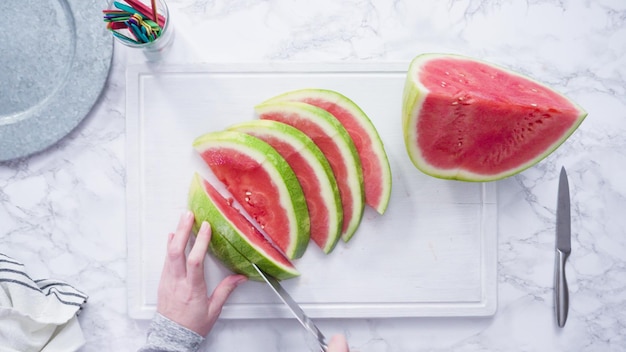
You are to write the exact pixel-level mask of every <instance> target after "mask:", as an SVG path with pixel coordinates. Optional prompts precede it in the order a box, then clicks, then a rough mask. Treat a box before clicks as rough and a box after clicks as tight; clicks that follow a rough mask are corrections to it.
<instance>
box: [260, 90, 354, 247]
mask: <svg viewBox="0 0 626 352" xmlns="http://www.w3.org/2000/svg"><path fill="white" fill-rule="evenodd" d="M254 110H255V112H256V114H257V115H259V116H261V115H263V114H264V113H267V112H271V111H280V112H290V113H296V114H300V115H301V116H303V117H305V118H307V119H309V120H310V121H316V122H317V124H318V125H319V126H320V127H321V128H323V129H324V131H325V132H327V133H328V134H329V135H330V136H333V137H334V138H335V140H336V141H337V142H338V143H340V144H341V145H340V146H339V150H340V152H341V153H342V157H343V160H344V161H346V167H347V169H348V172H350V173H351V175H352V177H349V179H348V180H347V181H348V186H349V189H350V196H351V198H352V200H353V205H354V206H353V209H352V218H351V219H350V221H349V223H348V224H347V225H344V226H346V229H345V230H344V231H342V234H341V238H342V240H343V241H344V242H348V241H349V240H350V239H351V238H352V237H353V236H354V234H355V232H356V230H357V229H358V228H359V225H360V224H361V220H362V218H363V212H364V209H365V191H364V188H363V169H362V167H361V160H360V158H359V154H358V152H357V150H356V146H355V145H354V142H353V141H352V138H351V137H350V135H349V134H348V131H347V130H346V129H345V128H344V127H343V125H342V124H341V123H340V122H339V120H337V119H336V118H335V117H334V116H333V115H332V114H330V113H329V112H327V111H326V110H324V109H321V108H318V107H316V106H313V105H310V104H306V103H300V102H276V103H264V104H259V105H257V106H255V108H254ZM303 132H304V133H305V134H306V132H305V131H303ZM345 219H346V214H345V213H344V224H345Z"/></svg>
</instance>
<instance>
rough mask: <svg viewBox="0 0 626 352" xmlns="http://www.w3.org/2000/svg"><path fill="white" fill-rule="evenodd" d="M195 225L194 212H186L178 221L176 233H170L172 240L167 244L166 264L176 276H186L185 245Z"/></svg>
mask: <svg viewBox="0 0 626 352" xmlns="http://www.w3.org/2000/svg"><path fill="white" fill-rule="evenodd" d="M192 226H193V213H192V212H191V211H187V212H185V213H184V214H183V215H182V216H181V217H180V220H179V221H178V227H177V228H176V232H175V233H174V235H173V236H172V235H170V241H169V242H168V244H167V259H166V266H167V267H168V268H169V270H170V271H171V272H172V274H173V275H174V276H179V277H181V276H185V274H186V269H185V268H186V264H185V262H186V261H185V247H187V242H188V241H189V233H190V232H191V227H192Z"/></svg>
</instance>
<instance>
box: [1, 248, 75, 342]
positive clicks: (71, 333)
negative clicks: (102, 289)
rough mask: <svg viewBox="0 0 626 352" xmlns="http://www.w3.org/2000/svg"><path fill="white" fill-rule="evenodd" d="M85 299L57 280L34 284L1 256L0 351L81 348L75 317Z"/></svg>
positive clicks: (21, 269) (19, 267) (16, 263)
mask: <svg viewBox="0 0 626 352" xmlns="http://www.w3.org/2000/svg"><path fill="white" fill-rule="evenodd" d="M86 302H87V295H86V294H85V293H83V292H81V291H80V290H78V289H76V288H75V287H73V286H71V285H69V284H67V283H65V282H63V281H59V280H53V279H43V280H33V279H32V278H31V277H30V276H29V275H28V273H27V272H26V270H25V267H24V265H23V264H22V263H20V262H19V261H17V260H15V259H13V258H11V257H9V256H7V255H5V254H2V253H0V351H20V352H28V351H45V352H52V351H75V350H77V349H78V348H80V347H81V346H82V345H83V344H84V337H83V334H82V330H81V329H80V325H79V324H78V319H77V318H76V316H77V314H78V313H79V312H80V310H81V309H82V307H83V305H84V304H85V303H86Z"/></svg>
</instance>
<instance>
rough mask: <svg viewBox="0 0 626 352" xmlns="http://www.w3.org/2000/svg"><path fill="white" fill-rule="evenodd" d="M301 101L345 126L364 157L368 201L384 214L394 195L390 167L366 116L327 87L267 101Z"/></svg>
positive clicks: (293, 93)
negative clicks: (392, 194)
mask: <svg viewBox="0 0 626 352" xmlns="http://www.w3.org/2000/svg"><path fill="white" fill-rule="evenodd" d="M279 101H300V102H303V103H307V104H311V105H315V106H317V107H319V108H322V109H324V110H326V111H328V112H329V113H331V114H332V115H333V116H335V118H337V120H339V122H341V124H342V125H343V126H344V127H345V128H346V130H347V131H348V133H349V134H350V137H351V138H352V141H353V142H354V145H355V146H356V149H357V151H358V153H359V157H360V159H361V166H362V167H363V182H364V183H365V202H366V203H367V205H369V206H370V207H372V208H374V209H375V210H376V211H377V212H378V213H380V214H383V213H384V212H385V210H386V209H387V205H388V204H389V198H390V196H391V168H390V167H389V160H388V159H387V153H386V152H385V147H384V146H383V142H382V140H381V139H380V136H379V135H378V131H377V130H376V127H374V124H372V121H370V119H369V118H368V117H367V115H366V114H365V113H364V112H363V110H361V108H359V106H358V105H356V104H355V103H354V102H353V101H352V100H350V99H349V98H347V97H346V96H344V95H343V94H341V93H338V92H335V91H333V90H328V89H300V90H295V91H291V92H287V93H285V94H281V95H278V96H276V97H274V98H271V99H269V100H268V101H266V103H270V102H279Z"/></svg>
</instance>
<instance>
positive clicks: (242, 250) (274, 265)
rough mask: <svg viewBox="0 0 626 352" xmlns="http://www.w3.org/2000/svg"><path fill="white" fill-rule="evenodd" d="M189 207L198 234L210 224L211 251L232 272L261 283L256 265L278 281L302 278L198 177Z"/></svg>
mask: <svg viewBox="0 0 626 352" xmlns="http://www.w3.org/2000/svg"><path fill="white" fill-rule="evenodd" d="M188 203H189V209H190V210H191V211H192V212H193V213H194V215H195V226H194V227H195V230H196V232H197V230H198V229H199V227H200V224H202V222H203V221H207V222H208V223H210V224H211V230H212V235H211V242H210V244H209V249H210V250H211V252H213V255H214V256H215V257H216V258H218V259H219V260H220V261H221V262H222V263H223V264H224V265H225V266H226V267H228V268H229V269H230V270H232V271H234V272H237V273H240V274H243V275H246V276H248V277H249V278H251V279H256V280H260V279H261V277H260V276H259V274H258V273H257V271H256V270H255V269H254V268H253V267H252V265H251V264H250V263H255V264H257V265H258V266H259V268H261V269H262V270H263V271H265V272H266V273H268V274H269V275H272V276H274V277H275V278H277V279H279V280H285V279H290V278H293V277H296V276H298V275H299V273H298V271H297V270H296V268H295V267H294V266H293V264H292V263H291V262H290V261H289V259H287V257H285V256H284V255H283V254H282V253H281V252H280V251H279V250H278V249H276V248H275V247H274V246H273V245H272V244H271V243H270V242H269V241H268V240H267V239H266V238H265V237H264V236H263V234H261V233H260V232H259V231H258V230H257V229H256V228H255V227H254V226H253V225H252V224H251V223H250V222H249V221H248V220H247V219H246V218H245V217H244V216H243V215H242V214H241V213H240V212H239V211H238V210H237V209H235V208H233V207H232V206H231V202H229V201H228V200H226V199H225V198H224V197H223V196H222V195H221V194H220V193H219V192H218V191H217V190H216V189H215V188H214V187H213V186H212V185H211V184H210V183H209V182H207V181H206V180H204V179H203V178H202V177H201V176H200V175H199V174H197V173H196V174H195V175H194V177H193V180H192V182H191V186H190V187H189V197H188Z"/></svg>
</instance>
